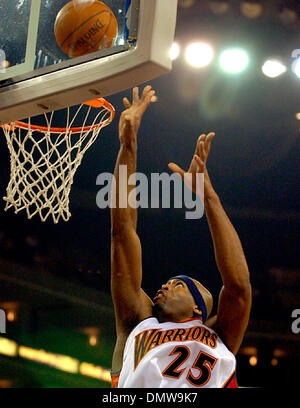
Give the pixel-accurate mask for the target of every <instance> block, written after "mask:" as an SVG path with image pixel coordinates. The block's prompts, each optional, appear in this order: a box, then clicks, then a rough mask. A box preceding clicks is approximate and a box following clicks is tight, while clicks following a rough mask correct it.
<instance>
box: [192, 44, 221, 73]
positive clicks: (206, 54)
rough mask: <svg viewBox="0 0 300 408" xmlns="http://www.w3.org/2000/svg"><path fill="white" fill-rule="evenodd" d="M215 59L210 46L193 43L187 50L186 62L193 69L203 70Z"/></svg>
mask: <svg viewBox="0 0 300 408" xmlns="http://www.w3.org/2000/svg"><path fill="white" fill-rule="evenodd" d="M213 57H214V51H213V49H212V47H211V46H210V45H209V44H205V43H193V44H191V45H189V46H188V47H187V48H186V51H185V58H186V61H187V62H188V63H189V64H190V65H191V66H193V67H197V68H201V67H205V66H207V65H209V64H210V63H211V61H212V60H213Z"/></svg>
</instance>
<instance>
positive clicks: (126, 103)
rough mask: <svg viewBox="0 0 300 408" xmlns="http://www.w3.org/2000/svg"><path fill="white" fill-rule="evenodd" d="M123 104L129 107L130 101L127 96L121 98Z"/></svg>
mask: <svg viewBox="0 0 300 408" xmlns="http://www.w3.org/2000/svg"><path fill="white" fill-rule="evenodd" d="M123 105H124V107H125V108H126V109H128V108H130V106H131V103H130V102H129V100H128V98H126V97H125V98H123Z"/></svg>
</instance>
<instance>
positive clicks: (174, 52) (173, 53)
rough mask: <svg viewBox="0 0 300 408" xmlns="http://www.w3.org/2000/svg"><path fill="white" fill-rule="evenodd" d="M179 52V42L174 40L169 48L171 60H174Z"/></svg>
mask: <svg viewBox="0 0 300 408" xmlns="http://www.w3.org/2000/svg"><path fill="white" fill-rule="evenodd" d="M179 54H180V47H179V44H177V43H176V42H174V43H173V45H172V47H171V49H170V57H171V60H172V61H174V60H176V59H177V58H178V57H179Z"/></svg>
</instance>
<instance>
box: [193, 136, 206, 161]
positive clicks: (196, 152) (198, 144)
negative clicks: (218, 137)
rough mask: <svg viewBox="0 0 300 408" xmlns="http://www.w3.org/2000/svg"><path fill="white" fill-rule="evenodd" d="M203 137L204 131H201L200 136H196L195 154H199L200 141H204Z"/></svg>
mask: <svg viewBox="0 0 300 408" xmlns="http://www.w3.org/2000/svg"><path fill="white" fill-rule="evenodd" d="M205 138H206V134H205V133H202V135H200V136H199V137H198V140H197V145H196V150H195V154H197V155H198V156H199V155H200V143H202V142H204V141H205Z"/></svg>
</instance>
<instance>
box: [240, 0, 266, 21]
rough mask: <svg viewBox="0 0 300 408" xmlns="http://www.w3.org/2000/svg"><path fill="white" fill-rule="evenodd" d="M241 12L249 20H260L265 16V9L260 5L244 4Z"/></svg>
mask: <svg viewBox="0 0 300 408" xmlns="http://www.w3.org/2000/svg"><path fill="white" fill-rule="evenodd" d="M240 7H241V12H242V14H243V15H244V16H245V17H247V18H258V17H260V16H261V15H262V14H263V11H264V8H263V6H262V5H261V4H259V3H250V2H247V1H245V2H243V3H242V4H241V6H240Z"/></svg>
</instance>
